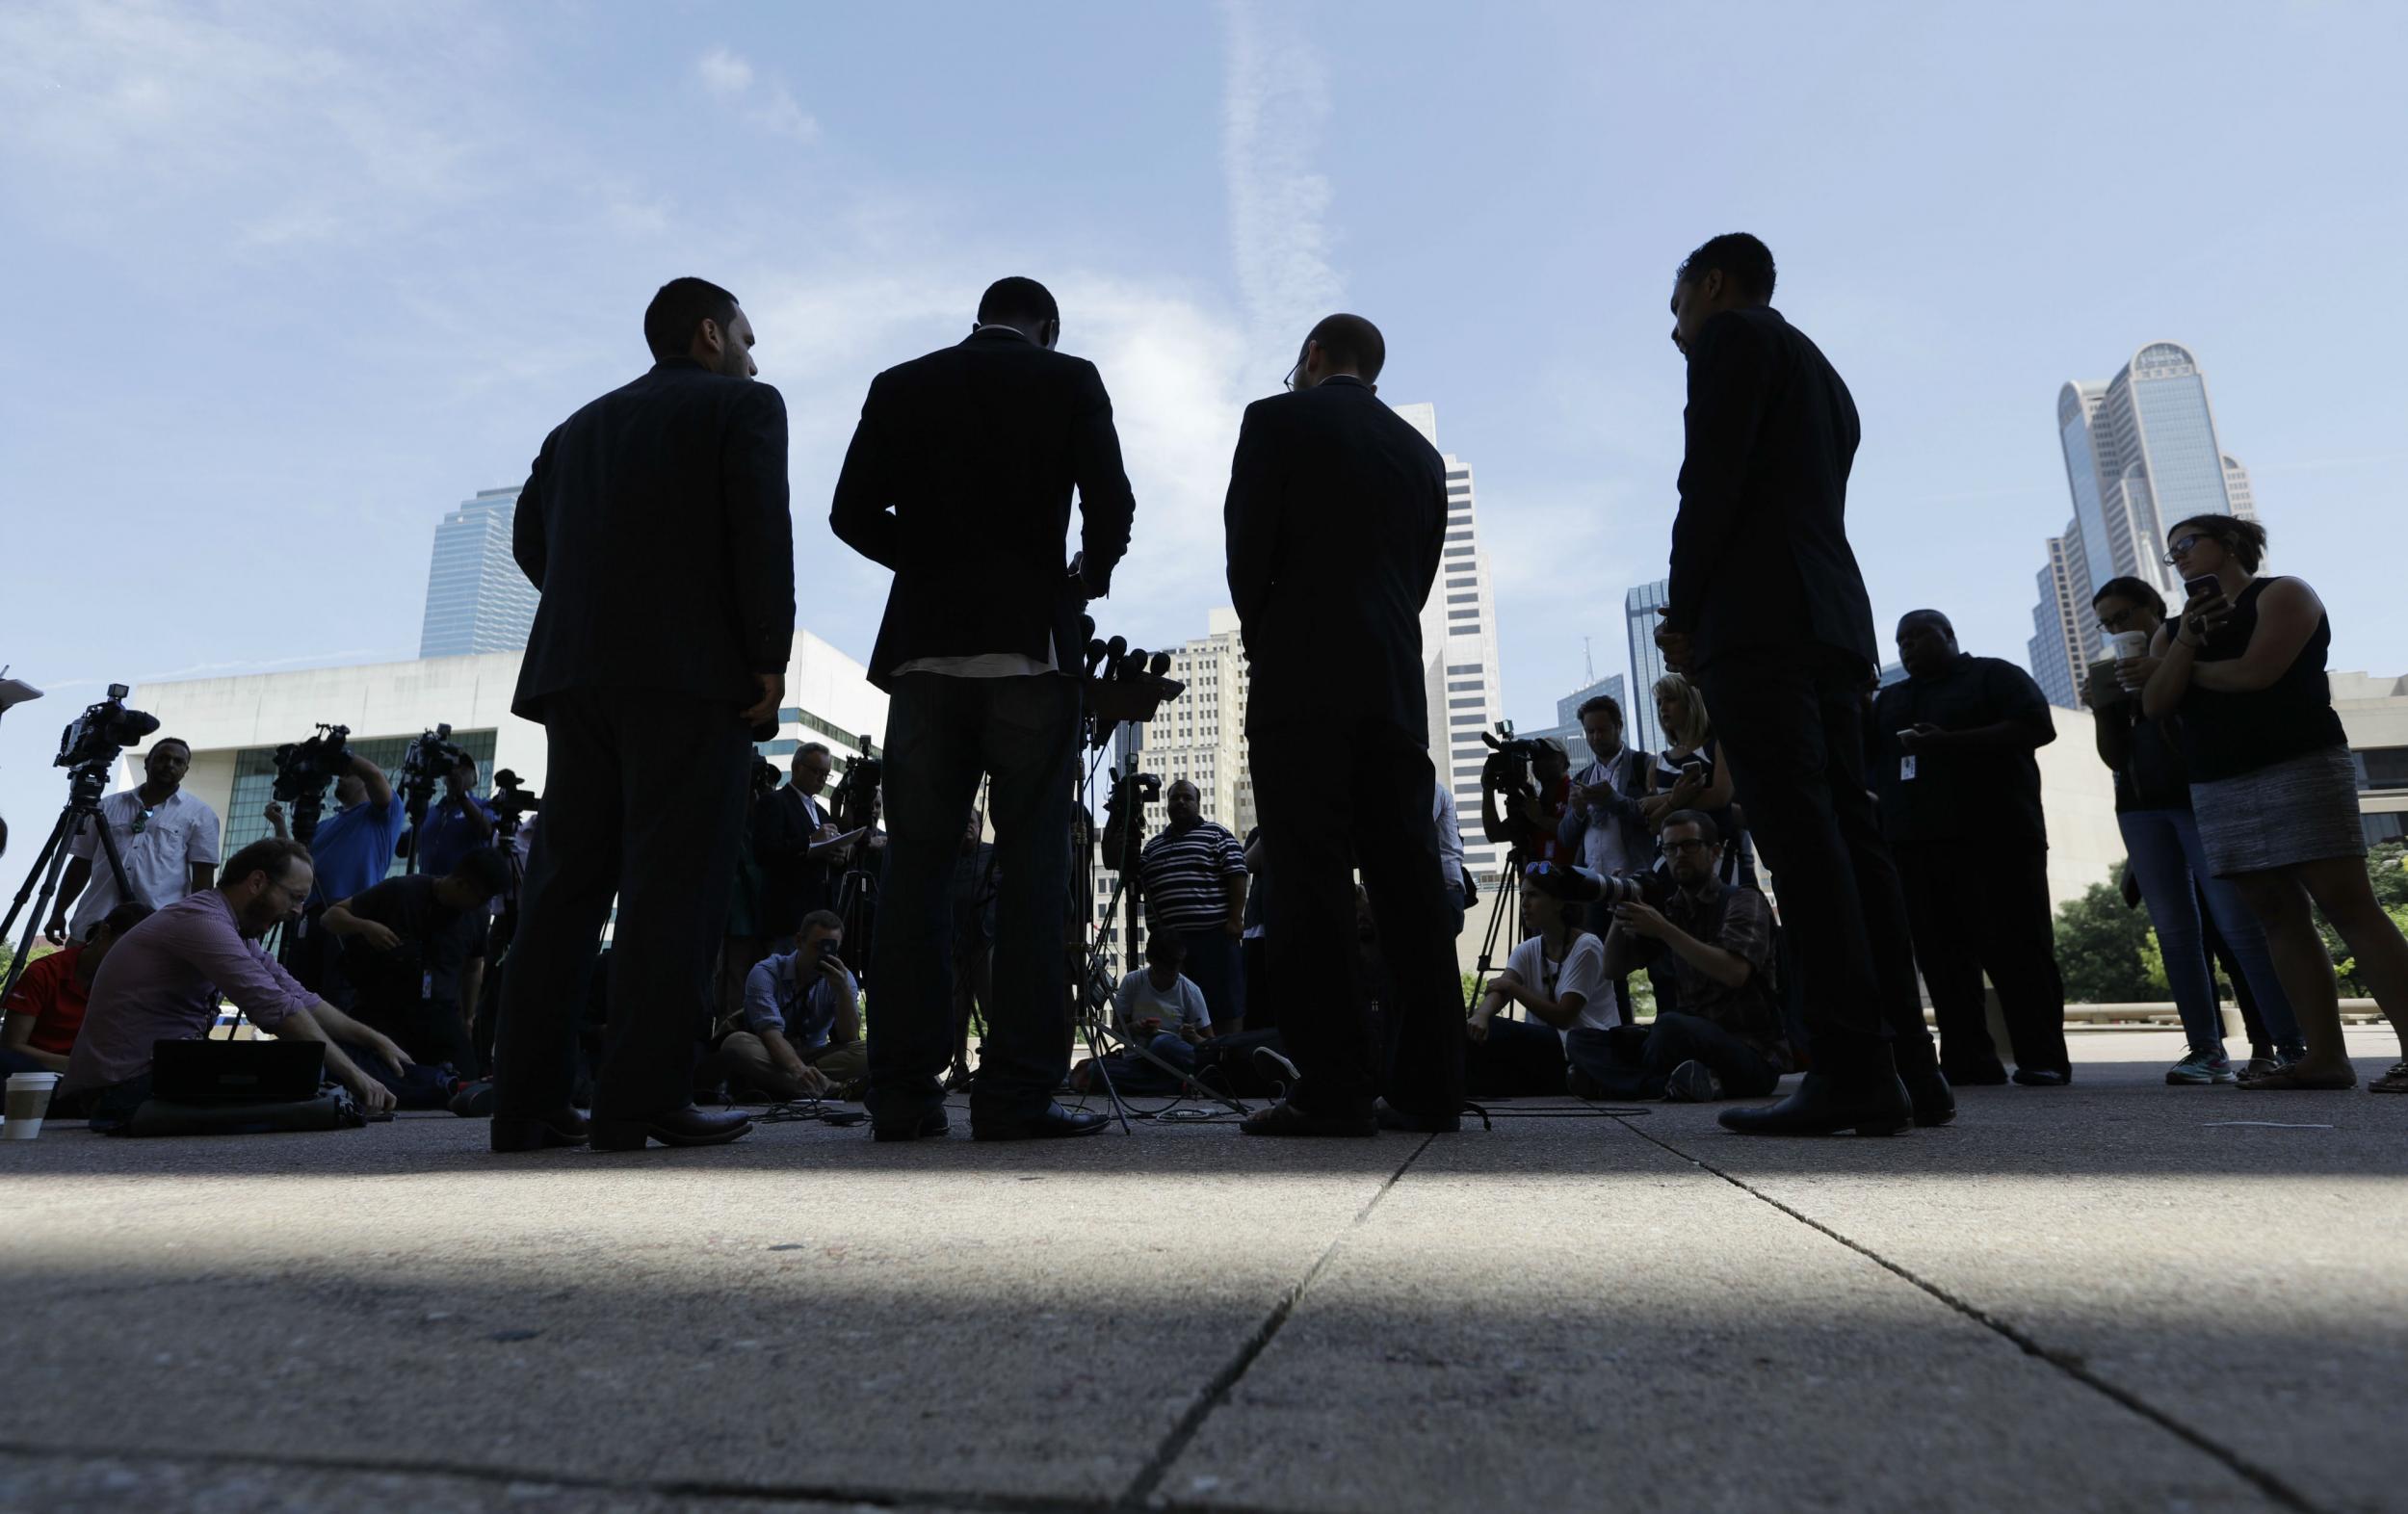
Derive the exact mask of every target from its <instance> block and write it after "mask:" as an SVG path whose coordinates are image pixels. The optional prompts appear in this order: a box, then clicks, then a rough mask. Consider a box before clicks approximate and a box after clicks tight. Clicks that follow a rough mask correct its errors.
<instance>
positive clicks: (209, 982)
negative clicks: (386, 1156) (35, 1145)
mask: <svg viewBox="0 0 2408 1514" xmlns="http://www.w3.org/2000/svg"><path fill="white" fill-rule="evenodd" d="M314 876H315V874H314V870H313V869H312V868H311V866H310V862H309V848H306V847H303V846H302V845H301V843H299V842H295V841H283V840H278V839H276V838H275V837H270V838H268V839H266V840H263V841H255V842H252V843H251V844H250V845H249V846H248V847H245V848H243V849H242V850H240V851H238V852H236V853H235V854H234V855H233V857H232V858H231V859H230V860H229V861H228V862H227V863H226V865H225V873H224V875H223V877H222V878H221V879H220V880H219V881H218V883H217V886H216V887H214V888H204V889H202V890H200V891H199V892H198V893H196V894H189V895H186V896H185V897H184V898H183V899H180V900H177V901H175V902H174V903H171V904H170V905H168V906H167V907H166V908H164V909H161V910H159V911H157V912H156V913H154V914H153V915H152V916H151V917H150V918H149V919H148V920H145V921H144V922H143V923H142V924H141V925H139V926H136V927H134V928H133V929H131V930H129V931H127V932H126V933H125V938H124V939H123V940H121V941H119V942H118V944H117V945H116V946H115V947H114V948H113V949H112V950H111V951H110V953H109V955H108V958H107V960H106V961H104V962H102V963H101V966H100V974H99V976H98V977H97V978H96V979H93V982H92V1000H91V1004H90V1005H89V1007H88V1008H87V1009H86V1010H85V1013H84V1028H83V1032H82V1034H80V1035H79V1036H78V1037H77V1038H76V1041H75V1050H74V1052H73V1054H72V1055H71V1056H70V1057H68V1059H67V1070H66V1077H65V1079H64V1080H62V1081H61V1083H60V1085H59V1092H58V1102H59V1107H60V1109H61V1112H64V1113H77V1112H84V1113H89V1112H92V1111H93V1110H95V1109H100V1110H106V1111H112V1112H114V1111H119V1110H122V1111H124V1112H130V1111H131V1109H132V1108H133V1107H134V1106H135V1105H138V1104H140V1103H141V1102H142V1100H143V1099H144V1098H145V1097H147V1096H148V1093H149V1083H150V1051H151V1047H152V1046H153V1045H154V1044H156V1043H157V1042H160V1041H180V1040H196V1039H199V1038H200V1037H202V1036H205V1035H207V1034H208V1033H209V1028H210V1027H211V1026H213V1025H215V1024H216V1023H217V1018H218V1000H219V998H220V996H221V995H222V996H223V997H224V998H226V999H229V1000H231V1001H232V1002H233V1003H234V1005H235V1006H236V1007H237V1008H239V1009H241V1010H242V1011H243V1013H244V1014H246V1015H248V1016H249V1017H250V1020H251V1023H252V1024H254V1025H256V1026H258V1027H259V1029H261V1030H263V1031H268V1032H270V1033H271V1034H274V1035H275V1036H277V1037H278V1038H280V1039H286V1040H304V1041H323V1042H325V1043H326V1045H327V1072H328V1073H330V1074H332V1075H333V1076H334V1078H335V1079H336V1080H337V1081H338V1082H340V1083H342V1084H343V1085H344V1086H345V1087H348V1088H349V1089H351V1091H352V1093H353V1096H354V1097H356V1098H357V1099H358V1100H359V1104H360V1107H361V1108H362V1109H366V1110H367V1111H368V1112H369V1113H371V1114H377V1113H382V1112H384V1111H386V1110H389V1109H392V1108H393V1105H394V1099H393V1094H392V1091H391V1090H390V1089H389V1088H388V1087H386V1086H385V1084H384V1083H381V1082H380V1081H379V1079H378V1076H377V1075H376V1074H374V1073H371V1072H369V1071H368V1070H366V1069H365V1068H363V1067H362V1066H361V1065H360V1063H358V1062H356V1061H354V1060H353V1058H352V1057H351V1055H350V1054H349V1053H347V1052H346V1050H345V1048H346V1047H349V1048H351V1049H352V1050H353V1051H356V1052H358V1053H359V1054H360V1055H361V1056H363V1057H369V1058H372V1059H374V1060H375V1061H378V1062H381V1063H382V1064H383V1066H384V1067H385V1068H387V1069H389V1070H390V1072H391V1073H392V1075H393V1076H395V1077H399V1076H400V1075H401V1073H402V1070H403V1069H404V1068H406V1067H407V1066H408V1065H409V1058H408V1057H406V1056H405V1055H404V1054H403V1052H402V1049H401V1048H400V1047H398V1046H396V1045H394V1044H393V1042H392V1041H391V1040H389V1039H387V1038H386V1037H385V1036H383V1035H380V1034H379V1033H378V1032H377V1031H372V1030H370V1029H369V1028H368V1027H366V1026H364V1025H361V1024H360V1023H359V1022H358V1021H356V1020H353V1018H352V1017H351V1016H350V1015H347V1014H345V1013H344V1012H343V1011H342V1010H340V1009H337V1008H335V1007H334V1006H333V1005H330V1004H327V1003H326V1002H325V1001H324V1000H322V999H319V998H318V997H317V996H316V995H314V994H312V993H311V992H310V991H309V990H308V989H306V988H303V987H302V986H301V984H300V983H299V982H298V981H296V980H295V979H294V978H293V976H292V975H291V974H289V973H287V972H285V971H284V969H283V968H281V967H279V966H277V965H276V963H275V960H274V959H273V958H271V957H270V956H269V955H268V954H267V953H265V952H264V951H262V950H261V949H260V946H259V938H260V937H261V936H263V935H265V934H267V932H268V929H269V927H272V926H274V925H275V924H276V923H277V922H278V921H287V920H295V919H299V918H300V916H301V901H303V900H305V899H307V898H308V897H309V888H310V884H311V882H312V881H313V879H314Z"/></svg>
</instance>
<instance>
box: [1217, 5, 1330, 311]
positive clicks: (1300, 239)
mask: <svg viewBox="0 0 2408 1514" xmlns="http://www.w3.org/2000/svg"><path fill="white" fill-rule="evenodd" d="M1225 14H1226V16H1227V19H1228V35H1229V66H1228V71H1227V74H1226V80H1225V84H1224V87H1223V92H1222V98H1221V159H1222V170H1223V172H1224V173H1225V175H1226V177H1227V180H1228V186H1229V238H1230V251H1231V254H1232V257H1233V259H1234V261H1235V263H1236V266H1237V275H1238V292H1239V294H1240V295H1241V296H1242V297H1243V300H1244V301H1245V314H1246V324H1247V327H1248V333H1247V334H1248V337H1249V339H1250V340H1252V341H1255V342H1257V343H1268V344H1270V345H1271V347H1272V348H1273V350H1274V351H1277V350H1284V349H1288V348H1293V347H1294V346H1295V345H1296V341H1297V340H1298V338H1299V337H1301V335H1302V334H1303V333H1304V332H1305V331H1306V330H1308V329H1309V328H1310V327H1311V326H1312V324H1313V323H1314V322H1315V321H1317V320H1319V319H1320V318H1321V317H1322V316H1324V315H1327V314H1329V313H1330V312H1331V311H1332V310H1335V309H1337V308H1338V307H1339V300H1340V299H1341V297H1342V296H1343V295H1344V293H1345V282H1344V280H1343V279H1341V278H1340V277H1339V275H1338V273H1337V271H1336V269H1335V268H1334V267H1332V265H1331V261H1330V233H1329V227H1328V224H1327V217H1328V213H1329V204H1330V187H1329V179H1328V177H1327V175H1325V174H1323V173H1322V172H1320V171H1319V170H1318V169H1317V167H1316V163H1317V157H1316V154H1317V152H1318V150H1319V148H1320V145H1321V135H1322V127H1323V125H1325V124H1326V122H1327V121H1328V118H1329V82H1328V78H1327V75H1326V73H1325V71H1324V70H1323V69H1322V64H1321V60H1320V58H1319V57H1318V56H1317V55H1316V54H1315V53H1314V51H1313V50H1312V48H1311V47H1310V46H1309V45H1308V44H1307V43H1306V41H1305V39H1304V37H1303V33H1302V31H1301V30H1300V29H1299V27H1298V26H1297V23H1296V17H1295V13H1294V12H1292V11H1289V10H1286V9H1274V8H1269V7H1265V6H1262V5H1259V4H1256V3H1255V0H1229V4H1228V5H1227V7H1226V11H1225Z"/></svg>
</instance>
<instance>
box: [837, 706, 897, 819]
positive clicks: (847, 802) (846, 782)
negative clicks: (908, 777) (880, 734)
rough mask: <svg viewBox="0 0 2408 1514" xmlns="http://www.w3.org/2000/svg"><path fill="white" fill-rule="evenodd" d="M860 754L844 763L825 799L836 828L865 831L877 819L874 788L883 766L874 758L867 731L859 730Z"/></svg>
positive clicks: (875, 755) (874, 747)
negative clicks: (843, 768) (843, 770)
mask: <svg viewBox="0 0 2408 1514" xmlns="http://www.w3.org/2000/svg"><path fill="white" fill-rule="evenodd" d="M859 746H860V749H861V755H860V756H858V757H855V758H854V759H852V760H851V762H849V763H847V764H845V775H844V776H843V777H841V778H839V779H837V780H836V790H835V792H834V793H833V794H830V795H829V796H828V798H827V808H828V818H829V820H830V821H832V822H834V824H835V826H836V828H837V829H838V830H839V831H852V830H867V829H868V828H869V827H870V826H871V825H873V824H875V823H876V822H877V787H878V784H879V783H881V782H882V781H884V779H885V774H886V769H885V765H884V764H883V763H881V762H879V761H878V759H877V746H876V744H874V743H872V741H871V740H870V733H869V732H867V731H864V732H862V733H861V740H860V742H859Z"/></svg>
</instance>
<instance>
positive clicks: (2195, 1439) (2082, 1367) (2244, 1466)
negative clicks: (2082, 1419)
mask: <svg viewBox="0 0 2408 1514" xmlns="http://www.w3.org/2000/svg"><path fill="white" fill-rule="evenodd" d="M1622 1123H1623V1125H1624V1127H1625V1128H1626V1129H1628V1130H1630V1131H1632V1132H1633V1133H1634V1134H1636V1135H1637V1136H1640V1137H1641V1138H1642V1139H1644V1140H1647V1141H1649V1142H1652V1143H1653V1144H1655V1145H1657V1146H1660V1147H1662V1149H1663V1150H1665V1151H1667V1152H1670V1153H1671V1154H1672V1155H1673V1156H1675V1157H1678V1158H1680V1159H1681V1160H1682V1161H1683V1162H1688V1163H1690V1164H1691V1165H1693V1166H1696V1167H1699V1168H1702V1169H1704V1170H1705V1171H1707V1172H1711V1173H1713V1174H1714V1176H1715V1177H1717V1178H1720V1179H1721V1180H1722V1181H1723V1182H1725V1183H1728V1184H1729V1185H1731V1187H1733V1188H1737V1189H1739V1190H1740V1191H1741V1192H1742V1193H1744V1194H1746V1195H1747V1196H1748V1197H1750V1198H1752V1199H1755V1200H1757V1201H1758V1202H1760V1203H1763V1204H1767V1205H1769V1206H1771V1207H1772V1208H1774V1209H1776V1210H1779V1211H1780V1212H1781V1213H1782V1214H1787V1215H1788V1216H1789V1217H1790V1218H1792V1219H1793V1220H1796V1221H1797V1222H1798V1223H1799V1224H1801V1225H1804V1226H1805V1227H1806V1228H1807V1229H1809V1230H1812V1231H1815V1232H1817V1233H1819V1234H1820V1235H1821V1236H1823V1237H1824V1238H1826V1239H1828V1240H1833V1241H1836V1242H1837V1243H1839V1244H1840V1245H1843V1246H1845V1247H1846V1248H1847V1249H1848V1250H1850V1251H1853V1252H1855V1253H1856V1254H1857V1255H1858V1256H1860V1257H1863V1258H1864V1259H1865V1260H1866V1261H1868V1262H1871V1263H1872V1264H1873V1265H1874V1266H1878V1267H1880V1268H1881V1269H1882V1270H1884V1271H1886V1272H1889V1273H1891V1274H1892V1275H1893V1276H1896V1277H1898V1278H1899V1279H1900V1280H1902V1281H1904V1282H1907V1283H1910V1284H1912V1285H1913V1286H1915V1287H1916V1288H1919V1289H1922V1290H1923V1291H1924V1292H1926V1293H1928V1294H1930V1295H1931V1296H1932V1297H1933V1298H1936V1299H1938V1300H1939V1301H1940V1302H1941V1303H1943V1304H1945V1305H1947V1306H1948V1307H1949V1308H1950V1309H1952V1310H1954V1311H1955V1312H1956V1313H1958V1314H1960V1315H1963V1316H1964V1317H1965V1318H1968V1319H1970V1320H1972V1321H1973V1322H1974V1323H1976V1324H1977V1325H1980V1326H1981V1327H1982V1328H1984V1329H1986V1330H1989V1331H1990V1332H1992V1333H1993V1334H1995V1335H1998V1336H2000V1337H2002V1339H2004V1340H2006V1341H2007V1342H2008V1343H2010V1344H2013V1345H2014V1346H2015V1347H2016V1348H2017V1349H2019V1350H2021V1351H2022V1352H2023V1353H2024V1354H2025V1355H2027V1356H2032V1357H2037V1358H2038V1359H2039V1360H2041V1361H2043V1362H2046V1363H2048V1364H2049V1365H2050V1366H2051V1367H2053V1368H2055V1369H2056V1370H2058V1371H2059V1372H2062V1373H2063V1374H2065V1375H2066V1376H2067V1377H2070V1378H2072V1379H2073V1380H2074V1381H2076V1382H2078V1383H2080V1384H2081V1385H2082V1386H2083V1387H2085V1388H2088V1389H2090V1390H2091V1391H2092V1392H2093V1393H2096V1394H2099V1395H2101V1396H2102V1397H2106V1398H2108V1399H2110V1400H2112V1401H2113V1402H2115V1403H2116V1404H2118V1405H2121V1406H2122V1407H2123V1408H2125V1409H2128V1410H2130V1411H2131V1412H2133V1414H2136V1415H2138V1416H2139V1417H2140V1418H2142V1419H2144V1420H2146V1421H2148V1422H2149V1423H2152V1424H2154V1425H2156V1426H2157V1427H2158V1428H2159V1429H2161V1430H2163V1431H2165V1432H2166V1433H2167V1434H2169V1435H2172V1436H2174V1437H2175V1438H2176V1439H2178V1440H2180V1441H2183V1442H2184V1443H2186V1445H2188V1446H2190V1447H2191V1448H2192V1449H2195V1450H2199V1451H2203V1452H2205V1453H2206V1454H2207V1455H2208V1456H2210V1457H2212V1459H2214V1460H2215V1461H2216V1462H2218V1463H2219V1464H2221V1465H2222V1466H2223V1468H2224V1469H2225V1470H2226V1471H2227V1472H2230V1473H2231V1474H2233V1475H2235V1476H2237V1477H2239V1478H2240V1479H2241V1480H2242V1481H2244V1482H2247V1483H2249V1484H2250V1485H2251V1486H2253V1487H2255V1488H2256V1489H2257V1490H2258V1491H2259V1492H2261V1493H2263V1494H2264V1495H2265V1496H2266V1497H2267V1498H2270V1499H2272V1500H2273V1501H2275V1502H2277V1503H2280V1504H2281V1505H2282V1506H2283V1507H2285V1508H2287V1509H2295V1510H2298V1511H2299V1514H2320V1511H2319V1510H2318V1509H2317V1506H2316V1504H2315V1503H2314V1502H2312V1501H2310V1500H2309V1499H2308V1497H2307V1495H2305V1494H2303V1493H2301V1492H2300V1491H2299V1490H2298V1489H2296V1488H2294V1487H2292V1486H2291V1485H2290V1483H2288V1482H2285V1481H2284V1480H2283V1479H2282V1478H2281V1477H2280V1476H2278V1475H2275V1474H2274V1473H2273V1472H2271V1471H2269V1470H2268V1469H2266V1468H2264V1467H2261V1466H2259V1465H2258V1464H2257V1463H2255V1462H2253V1461H2250V1460H2248V1459H2247V1458H2246V1457H2243V1456H2240V1455H2238V1454H2237V1453H2236V1452H2234V1451H2232V1450H2230V1449H2227V1448H2225V1447H2223V1446H2221V1445H2219V1444H2217V1443H2216V1442H2215V1441H2214V1440H2212V1439H2211V1438H2210V1437H2209V1436H2208V1435H2206V1434H2205V1433H2204V1432H2202V1431H2199V1430H2196V1429H2193V1428H2192V1427H2191V1426H2189V1425H2187V1424H2186V1423H2183V1422H2182V1421H2180V1420H2178V1419H2176V1418H2174V1416H2173V1415H2171V1414H2169V1413H2167V1412H2166V1411H2165V1410H2163V1409H2160V1408H2159V1407H2157V1406H2156V1405H2155V1404H2153V1403H2150V1402H2149V1401H2148V1400H2147V1399H2145V1398H2143V1397H2140V1396H2139V1395H2138V1394H2136V1393H2133V1391H2131V1390H2130V1389H2128V1388H2124V1387H2121V1386H2119V1385H2118V1384H2116V1383H2112V1382H2109V1381H2108V1380H2107V1378H2105V1377H2102V1376H2100V1375H2099V1374H2098V1373H2097V1372H2094V1371H2092V1370H2090V1368H2089V1367H2088V1365H2087V1364H2085V1363H2084V1362H2082V1361H2081V1358H2079V1357H2077V1356H2075V1355H2074V1354H2073V1353H2071V1352H2068V1351H2063V1350H2058V1349H2056V1348H2055V1347H2052V1346H2049V1345H2046V1344H2042V1343H2041V1342H2040V1341H2039V1340H2038V1339H2037V1338H2036V1337H2034V1336H2032V1335H2031V1334H2029V1333H2028V1332H2027V1331H2025V1330H2024V1329H2022V1328H2020V1327H2019V1326H2017V1325H2015V1324H2013V1323H2011V1322H2009V1321H2007V1320H2005V1319H2002V1318H2000V1317H1998V1316H1997V1315H1994V1314H1992V1313H1990V1311H1988V1310H1986V1309H1984V1308H1982V1307H1981V1306H1980V1305H1978V1304H1976V1303H1974V1302H1973V1301H1972V1300H1970V1299H1966V1298H1961V1297H1959V1296H1957V1295H1956V1294H1955V1293H1952V1292H1949V1291H1948V1290H1947V1289H1945V1288H1942V1287H1941V1286H1940V1285H1939V1284H1937V1283H1934V1282H1932V1281H1931V1280H1930V1279H1928V1278H1925V1277H1923V1276H1921V1275H1920V1274H1918V1273H1916V1272H1915V1271H1913V1270H1912V1269H1910V1268H1908V1267H1906V1266H1901V1265H1899V1264H1898V1263H1896V1262H1893V1261H1891V1260H1890V1259H1889V1258H1888V1257H1885V1256H1883V1255H1882V1254H1881V1253H1880V1252H1878V1251H1875V1250H1874V1249H1873V1248H1872V1247H1871V1246H1869V1245H1866V1244H1864V1243H1863V1242H1862V1241H1859V1240H1853V1239H1851V1238H1850V1237H1848V1236H1845V1235H1843V1234H1842V1233H1841V1232H1839V1231H1838V1230H1835V1229H1833V1228H1832V1227H1831V1226H1829V1225H1826V1224H1824V1223H1823V1222H1822V1221H1821V1220H1819V1219H1817V1218H1815V1217H1814V1216H1813V1215H1811V1214H1807V1213H1805V1212H1804V1211H1803V1210H1800V1209H1797V1208H1795V1207H1794V1206H1793V1205H1789V1204H1785V1203H1783V1202H1782V1201H1781V1200H1779V1199H1777V1198H1774V1197H1773V1196H1772V1195H1771V1194H1769V1193H1767V1192H1766V1191H1765V1190H1764V1189H1762V1188H1757V1187H1756V1186H1755V1185H1753V1184H1751V1183H1749V1182H1747V1181H1746V1180H1745V1179H1742V1178H1739V1177H1735V1176H1734V1175H1732V1174H1731V1173H1729V1172H1726V1171H1724V1170H1723V1169H1722V1168H1720V1167H1717V1166H1715V1165H1714V1163H1713V1162H1708V1161H1706V1160H1705V1159H1704V1158H1703V1157H1698V1156H1695V1155H1693V1154H1691V1153H1689V1152H1686V1151H1683V1150H1682V1149H1681V1148H1680V1147H1678V1146H1675V1145H1673V1144H1672V1143H1671V1142H1670V1141H1669V1140H1665V1139H1662V1138H1661V1137H1659V1136H1654V1135H1651V1134H1649V1133H1648V1132H1647V1131H1644V1130H1641V1129H1639V1128H1638V1127H1637V1126H1636V1125H1632V1124H1631V1123H1630V1122H1629V1121H1627V1120H1625V1121H1623V1122H1622ZM1832 1138H1833V1139H1840V1138H1842V1137H1837V1136H1835V1137H1832Z"/></svg>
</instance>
